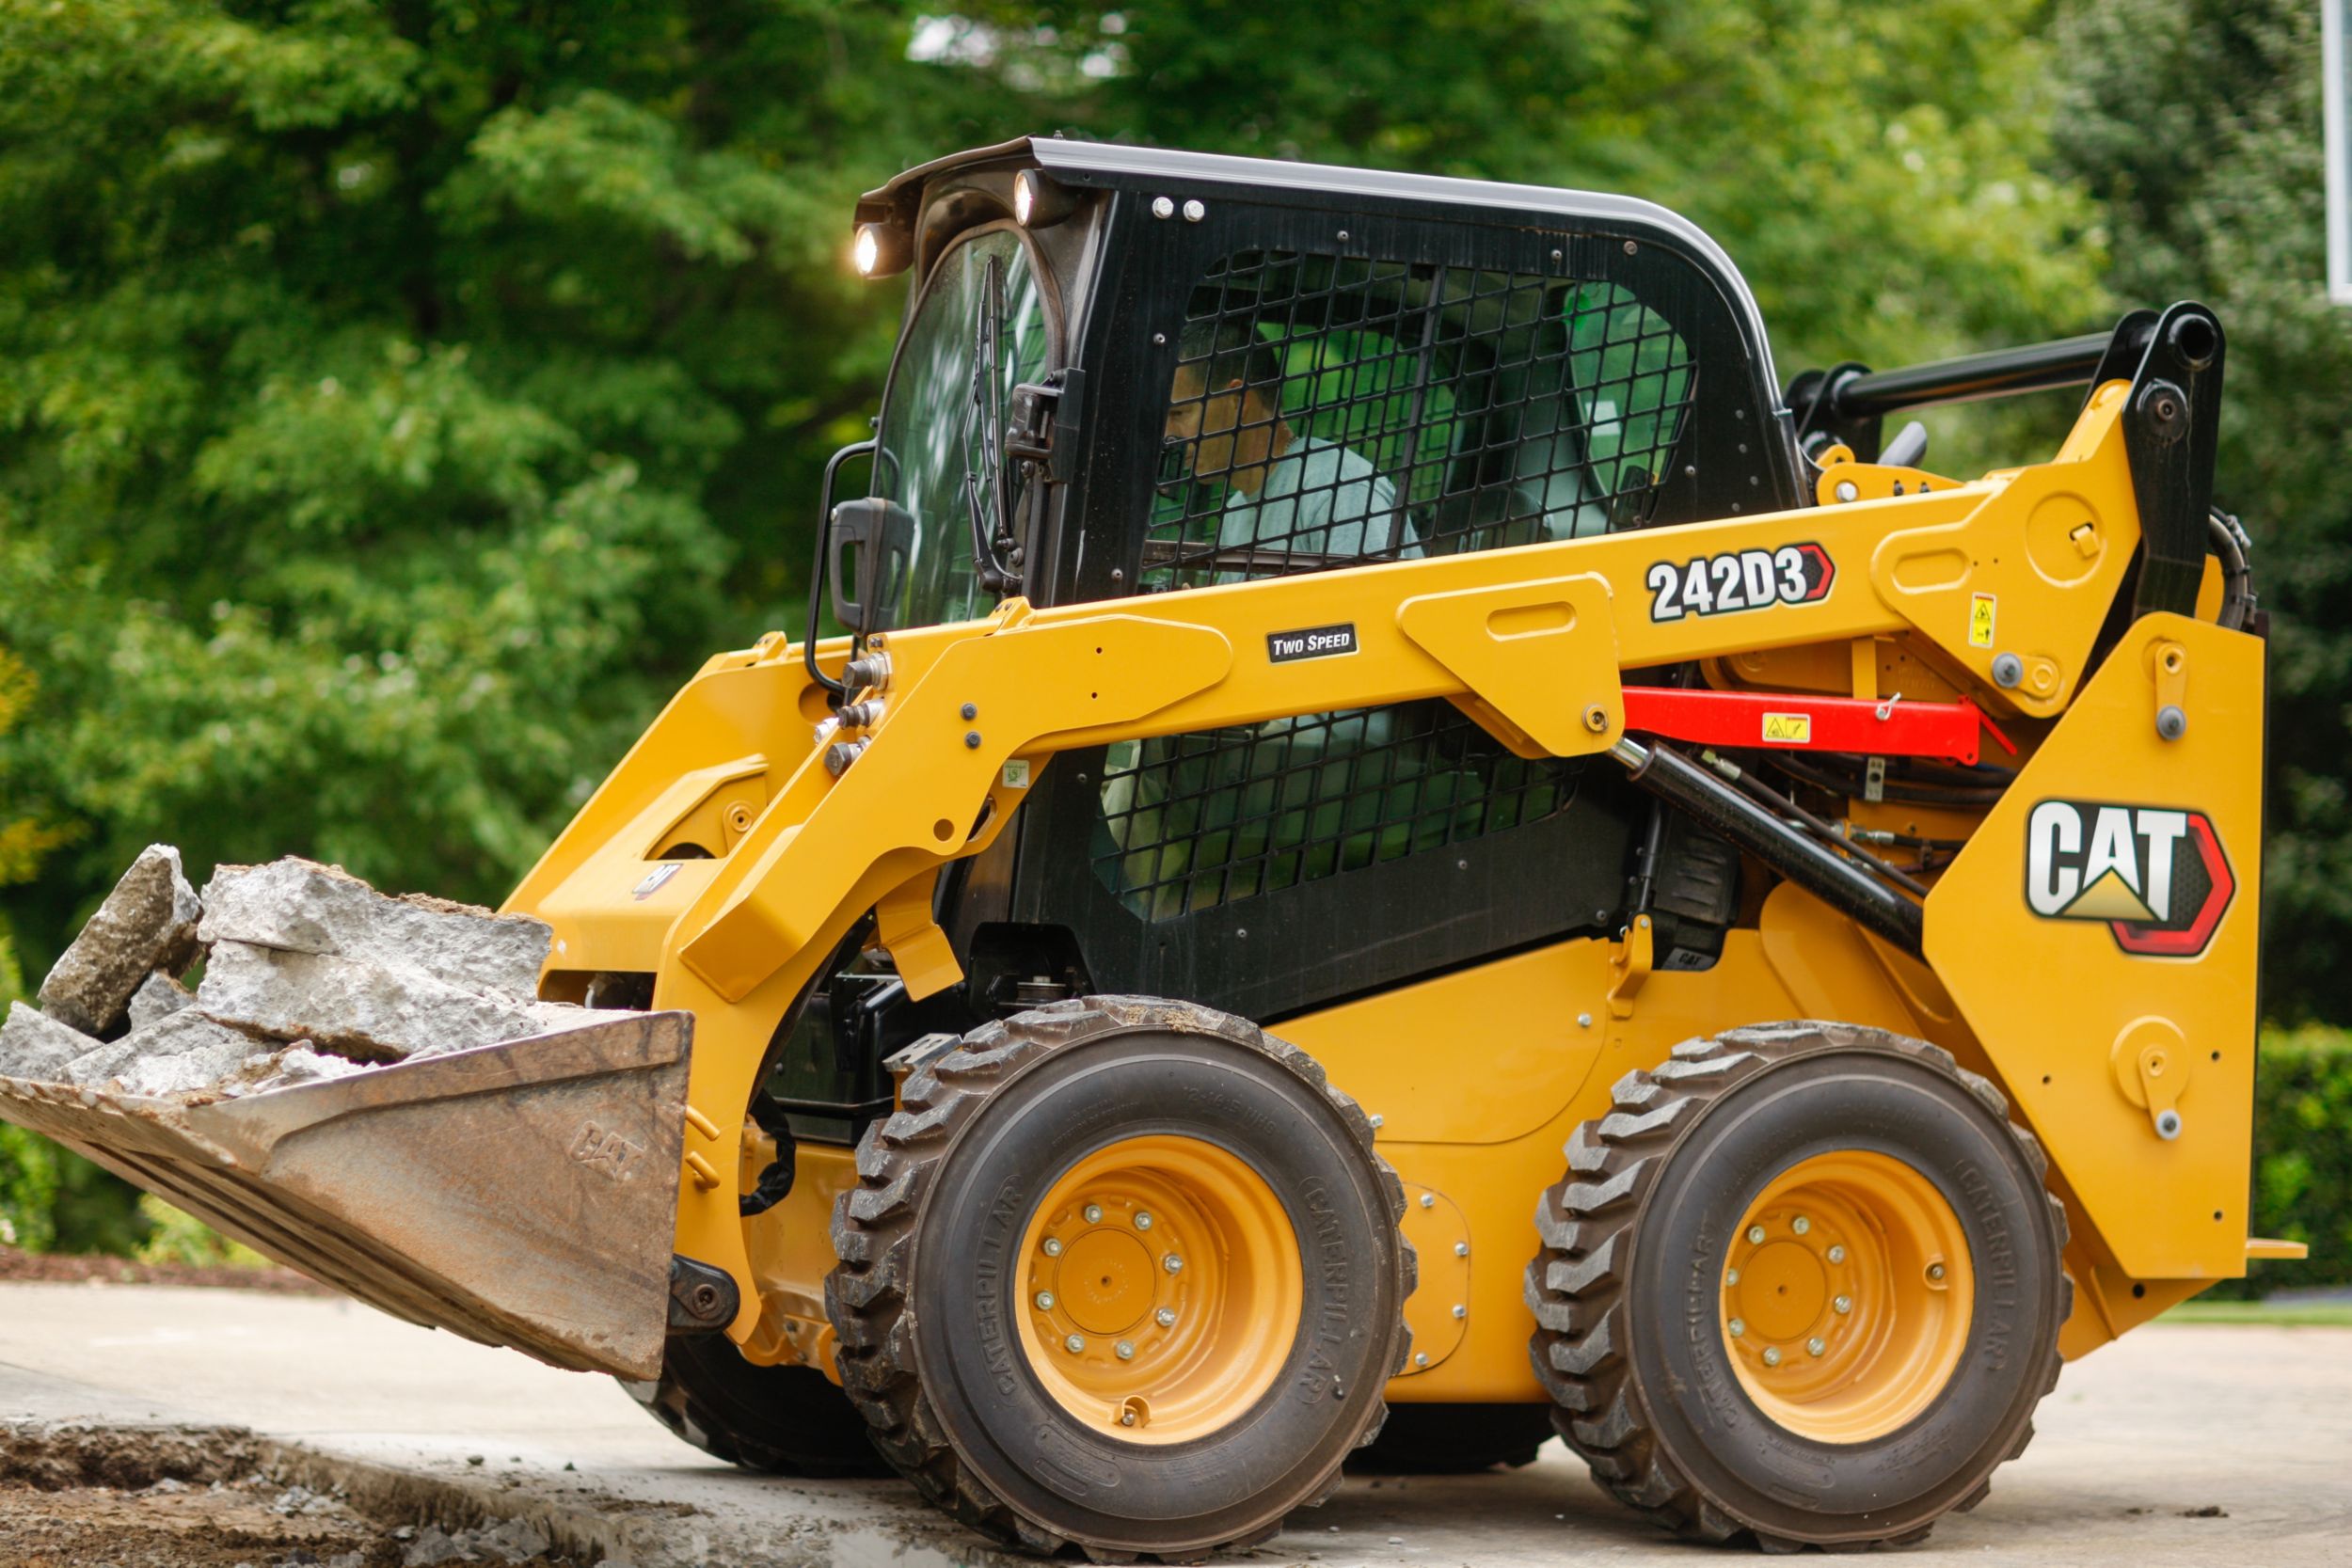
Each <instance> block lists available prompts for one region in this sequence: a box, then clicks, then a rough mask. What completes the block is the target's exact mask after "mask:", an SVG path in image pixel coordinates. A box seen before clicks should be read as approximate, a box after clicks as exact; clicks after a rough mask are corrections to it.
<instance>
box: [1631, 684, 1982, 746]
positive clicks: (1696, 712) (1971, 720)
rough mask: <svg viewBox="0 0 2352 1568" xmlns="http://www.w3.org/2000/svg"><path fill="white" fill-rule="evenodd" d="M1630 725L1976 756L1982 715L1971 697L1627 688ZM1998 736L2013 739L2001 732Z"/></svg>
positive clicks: (1704, 740)
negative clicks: (1920, 699)
mask: <svg viewBox="0 0 2352 1568" xmlns="http://www.w3.org/2000/svg"><path fill="white" fill-rule="evenodd" d="M1625 727H1626V728H1627V729H1628V730H1632V731H1637V732H1640V733H1643V734H1647V735H1656V736H1664V737H1666V738H1667V739H1669V740H1688V741H1693V742H1696V743H1698V744H1700V745H1704V746H1736V747H1739V748H1740V749H1742V750H1765V751H1773V750H1786V751H1791V752H1864V753H1867V754H1869V755H1872V756H1894V757H1944V758H1948V759H1950V760H1952V761H1954V762H1962V763H1973V762H1975V761H1976V760H1977V746H1978V736H1979V731H1980V730H1982V729H1984V728H1986V727H1987V726H1986V724H1985V720H1984V714H1983V712H1982V711H1981V710H1980V709H1979V708H1978V706H1977V705H1976V704H1974V703H1971V702H1966V701H1962V702H1957V703H1907V702H1904V701H1903V700H1902V699H1901V698H1899V697H1894V698H1887V699H1885V700H1883V701H1878V702H1873V701H1871V700H1869V699H1868V698H1864V697H1799V696H1791V695H1788V694H1787V693H1784V692H1775V691H1684V690H1680V689H1677V688H1673V687H1662V686H1629V687H1627V688H1626V689H1625ZM1994 739H1995V740H1999V741H2001V743H2002V745H2003V746H2004V747H2007V748H2008V749H2009V750H2011V751H2014V750H2015V748H2014V747H2009V743H2008V741H2007V740H2006V738H2004V737H2003V736H2000V734H1999V733H1998V732H1997V731H1996V732H1995V733H1994Z"/></svg>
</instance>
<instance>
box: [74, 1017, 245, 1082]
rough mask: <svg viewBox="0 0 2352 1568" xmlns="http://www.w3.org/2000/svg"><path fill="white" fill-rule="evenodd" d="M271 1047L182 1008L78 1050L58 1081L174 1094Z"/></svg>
mask: <svg viewBox="0 0 2352 1568" xmlns="http://www.w3.org/2000/svg"><path fill="white" fill-rule="evenodd" d="M272 1049H273V1047H271V1046H270V1045H268V1044H266V1043H264V1042H262V1041H261V1040H257V1039H255V1038H254V1037H252V1036H250V1035H247V1034H245V1033H243V1032H241V1031H239V1030H235V1029H231V1028H230V1027H228V1026H227V1025H226V1024H221V1023H215V1022H213V1021H212V1020H211V1019H209V1018H206V1017H205V1016H204V1015H203V1014H202V1013H199V1012H195V1011H192V1010H183V1011H180V1012H176V1013H172V1014H170V1015H168V1016H167V1017H165V1018H163V1019H160V1020H158V1021H157V1022H154V1023H151V1024H150V1025H148V1026H147V1027H146V1028H144V1029H138V1030H134V1031H133V1032H132V1033H130V1034H128V1035H125V1036H123V1037H121V1038H120V1039H119V1040H109V1041H107V1042H106V1043H104V1044H103V1045H99V1046H96V1047H94V1048H93V1049H91V1050H89V1051H87V1052H85V1053H82V1054H81V1055H80V1056H77V1057H75V1058H74V1059H73V1060H72V1062H71V1063H69V1064H67V1066H66V1069H65V1074H64V1077H63V1080H62V1081H63V1082H65V1083H68V1084H78V1085H82V1086H83V1087H85V1088H104V1089H118V1090H119V1091H120V1092H122V1093H125V1094H141V1095H155V1096H160V1095H167V1094H180V1093H184V1092H188V1091H191V1090H195V1089H201V1088H209V1087H211V1086H212V1085H215V1084H217V1083H218V1082H220V1081H221V1080H222V1079H224V1078H226V1077H228V1076H229V1075H230V1073H232V1072H234V1071H236V1070H237V1069H238V1068H239V1067H240V1066H241V1065H242V1064H243V1063H244V1062H245V1060H246V1058H247V1057H248V1056H252V1055H254V1054H256V1053H267V1052H269V1051H271V1050H272Z"/></svg>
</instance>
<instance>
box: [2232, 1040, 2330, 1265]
mask: <svg viewBox="0 0 2352 1568" xmlns="http://www.w3.org/2000/svg"><path fill="white" fill-rule="evenodd" d="M2253 1231H2254V1234H2255V1235H2257V1236H2280V1237H2284V1238H2286V1239H2287V1240H2290V1241H2296V1242H2305V1243H2310V1245H2311V1249H2312V1255H2311V1257H2310V1258H2308V1259H2305V1260H2303V1261H2302V1262H2299V1263H2257V1264H2255V1265H2254V1267H2253V1274H2252V1276H2251V1277H2250V1278H2249V1279H2247V1280H2245V1281H2243V1282H2236V1281H2233V1282H2232V1284H2231V1285H2230V1286H2228V1287H2223V1288H2221V1289H2219V1290H2217V1292H2216V1293H2217V1294H2225V1295H2233V1296H2258V1295H2262V1294H2264V1293H2265V1292H2267V1291H2277V1290H2282V1289H2286V1288H2289V1287H2292V1286H2298V1285H2352V1030H2345V1029H2333V1028H2327V1027H2324V1026H2320V1025H2312V1026H2308V1027H2305V1028H2300V1029H2271V1030H2265V1032H2264V1035H2263V1041H2262V1050H2261V1052H2260V1053H2259V1054H2258V1055H2257V1058H2256V1062H2255V1070H2254V1226H2253Z"/></svg>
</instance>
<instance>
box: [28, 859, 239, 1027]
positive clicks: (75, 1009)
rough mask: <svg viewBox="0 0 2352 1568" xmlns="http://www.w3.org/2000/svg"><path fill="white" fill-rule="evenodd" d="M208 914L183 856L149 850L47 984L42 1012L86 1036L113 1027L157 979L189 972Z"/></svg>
mask: <svg viewBox="0 0 2352 1568" xmlns="http://www.w3.org/2000/svg"><path fill="white" fill-rule="evenodd" d="M203 913H204V910H203V906H202V905H201V904H200V903H199V902H198V900H197V896H196V890H195V889H194V888H192V887H190V886H189V885H188V879H187V878H186V877H185V876H184V875H183V874H182V872H181V869H180V851H179V850H177V849H175V848H173V847H171V846H170V845H168V844H151V845H149V846H148V847H147V848H146V849H144V850H143V851H141V852H140V855H139V858H138V859H137V860H135V861H133V862H132V863H131V869H130V870H128V871H125V872H124V873H123V874H122V879H121V880H120V881H119V882H117V883H116V884H115V889H114V891H113V892H112V893H110V894H108V895H106V901H105V902H104V903H103V904H101V905H99V906H98V912H97V913H96V914H94V915H92V916H90V921H89V924H88V925H87V926H85V927H82V934H81V935H80V936H78V937H75V938H74V939H73V945H72V946H71V947H68V948H67V949H66V950H65V956H64V957H63V958H59V959H58V960H57V965H56V968H55V969H52V970H51V971H50V972H49V977H48V978H47V979H45V980H43V981H42V982H41V983H40V1009H41V1011H42V1012H45V1013H47V1014H48V1015H49V1016H50V1017H51V1018H54V1019H56V1021H57V1022H60V1023H63V1024H65V1025H66V1026H68V1027H69V1028H73V1029H79V1030H80V1031H82V1033H84V1034H86V1035H98V1034H103V1033H104V1032H105V1031H106V1030H108V1029H111V1028H113V1027H114V1026H115V1025H116V1024H117V1023H119V1022H121V1021H122V1016H123V1006H124V1004H126V1003H128V1002H129V1001H130V999H131V993H132V992H133V991H135V990H137V989H138V988H139V983H140V982H141V981H142V980H144V979H146V977H147V976H148V975H149V974H152V973H153V972H154V971H156V970H159V969H160V970H165V971H167V972H168V973H171V974H178V973H180V972H181V971H182V970H183V969H185V968H187V966H188V963H189V961H190V960H191V959H192V958H195V956H196V927H197V922H198V921H199V919H201V918H202V916H203Z"/></svg>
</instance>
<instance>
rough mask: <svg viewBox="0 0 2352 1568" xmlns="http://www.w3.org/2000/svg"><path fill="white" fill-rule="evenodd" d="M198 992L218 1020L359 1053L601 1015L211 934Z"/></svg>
mask: <svg viewBox="0 0 2352 1568" xmlns="http://www.w3.org/2000/svg"><path fill="white" fill-rule="evenodd" d="M196 1002H197V1006H198V1008H199V1010H200V1011H201V1012H203V1013H204V1014H205V1015H206V1016H208V1017H210V1018H213V1019H215V1020H217V1021H218V1022H222V1023H228V1024H233V1025H235V1026H236V1027H238V1028H241V1029H248V1030H252V1031H254V1032H256V1033H259V1034H264V1035H268V1036H271V1037H275V1038H278V1039H312V1040H316V1041H318V1042H319V1043H320V1044H322V1045H325V1046H326V1047H328V1048H330V1049H331V1050H333V1051H335V1052H336V1053H339V1054H342V1055H348V1056H352V1057H354V1058H357V1059H358V1060H361V1061H399V1060H402V1059H404V1058H406V1057H409V1056H438V1055H443V1054H445V1053H449V1052H452V1051H465V1050H469V1049H471V1048H472V1047H474V1046H478V1045H498V1044H501V1043H503V1042H505V1041H507V1040H512V1039H520V1038H522V1037H524V1036H526V1035H537V1034H543V1033H545V1032H547V1031H548V1030H550V1029H560V1028H566V1027H570V1026H572V1025H575V1024H579V1023H586V1022H594V1021H595V1020H596V1019H597V1018H599V1017H603V1016H606V1015H603V1014H599V1013H596V1012H593V1011H590V1010H588V1009H586V1008H580V1007H568V1006H558V1005H557V1004H553V1003H538V1002H517V1001H515V1000H512V999H510V998H508V997H502V996H485V995H483V994H482V993H480V992H478V991H472V990H465V989H463V988H461V987H458V986H453V985H451V984H449V983H448V982H447V981H444V980H441V979H439V978H437V977H436V976H434V975H432V974H427V973H425V972H423V971H421V970H416V969H410V968H406V967H403V966H399V965H391V964H374V963H366V962H362V961H360V960H358V959H355V958H345V957H342V956H341V955H338V954H330V953H305V952H293V951H287V950H283V949H279V948H274V947H257V946H253V945H251V944H248V943H246V942H216V943H215V944H214V947H213V952H212V958H211V959H210V960H209V961H208V962H207V963H206V965H205V967H204V979H203V982H202V983H201V984H200V985H199V986H198V988H197V992H196Z"/></svg>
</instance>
